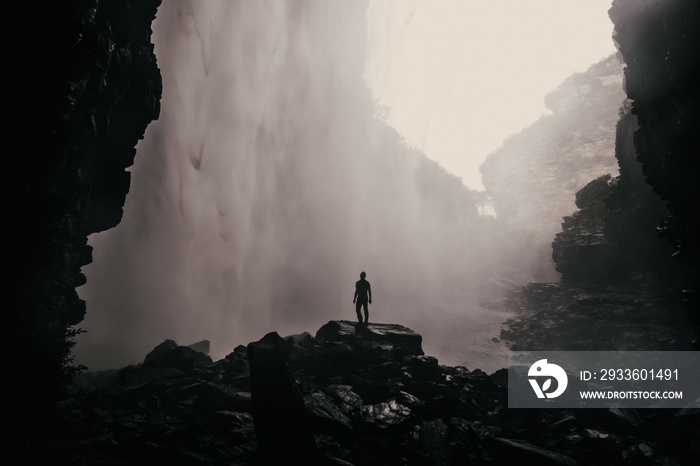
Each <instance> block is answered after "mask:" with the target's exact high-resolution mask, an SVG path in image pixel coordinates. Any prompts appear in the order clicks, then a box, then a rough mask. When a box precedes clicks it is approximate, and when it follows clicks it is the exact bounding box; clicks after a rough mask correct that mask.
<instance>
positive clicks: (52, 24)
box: [0, 0, 161, 428]
mask: <svg viewBox="0 0 700 466" xmlns="http://www.w3.org/2000/svg"><path fill="white" fill-rule="evenodd" d="M159 4H160V0H147V1H128V2H124V1H116V0H115V1H109V0H108V1H100V2H97V1H87V2H78V3H76V2H67V1H58V2H49V3H45V4H42V5H41V7H37V6H36V5H30V4H25V3H18V4H15V5H12V6H11V7H9V8H8V10H7V11H6V12H5V13H4V14H3V19H2V27H0V30H2V32H1V34H2V40H1V41H0V43H2V56H3V62H4V71H3V76H2V80H3V86H2V89H3V90H2V93H1V97H0V99H2V100H1V101H0V105H1V106H2V109H3V113H4V114H5V116H6V119H5V120H4V122H3V125H2V126H1V128H0V131H1V133H0V144H2V147H1V149H0V150H1V151H2V154H3V170H2V175H1V176H2V180H0V185H1V186H2V188H1V189H2V195H0V203H1V207H0V209H1V212H2V217H3V226H2V230H1V233H0V235H2V236H1V237H0V244H2V250H1V251H2V252H1V255H2V258H3V268H2V269H3V270H2V278H1V281H2V284H3V292H2V295H3V296H2V297H3V305H2V308H3V316H4V321H3V325H2V328H3V330H2V341H3V344H4V345H6V347H9V348H13V351H16V352H17V353H18V354H22V358H11V360H10V361H7V363H8V364H9V367H6V370H8V373H11V374H12V378H13V380H15V381H17V383H13V384H9V386H8V387H7V388H8V389H9V390H10V393H9V394H7V395H6V396H4V397H3V400H2V414H1V415H2V416H3V418H4V419H14V417H13V416H12V414H13V413H15V412H16V410H17V409H18V408H19V410H22V409H26V410H27V411H24V412H22V413H21V416H20V419H29V418H30V417H31V415H32V414H31V413H32V412H34V410H39V411H41V410H43V409H44V407H45V405H44V403H45V402H49V403H50V402H52V401H55V399H56V397H57V396H58V394H59V390H58V388H59V384H60V383H62V382H63V381H64V380H65V378H66V376H68V375H69V374H70V367H69V352H70V347H71V338H72V335H73V333H74V332H72V331H71V330H69V329H68V327H69V326H73V325H76V324H78V323H79V322H80V321H81V320H83V316H84V314H85V303H84V302H83V301H82V300H80V299H79V298H78V295H77V293H76V290H75V288H76V287H77V286H80V285H82V284H84V283H85V276H84V275H83V274H82V273H81V271H80V268H81V266H83V265H85V264H88V263H89V262H90V261H91V248H90V247H89V246H88V245H87V235H88V234H90V233H93V232H97V231H102V230H105V229H107V228H111V227H113V226H115V225H116V224H117V223H119V221H120V219H121V215H122V205H123V204H124V199H125V196H126V193H127V192H128V190H129V176H130V175H129V173H128V172H126V171H125V168H126V167H128V166H130V165H131V164H132V162H133V159H134V155H135V149H134V147H135V145H136V142H137V141H138V139H140V138H141V137H142V135H143V133H144V130H145V129H146V126H147V125H148V123H149V122H150V121H151V120H153V119H155V118H157V117H158V114H159V99H160V95H161V81H160V72H159V70H158V67H157V66H156V59H155V56H154V53H153V45H152V44H151V40H150V36H151V22H152V21H153V19H154V17H155V14H156V9H157V7H158V5H159ZM5 416H8V417H7V418H6V417H5ZM3 424H5V426H7V424H8V423H7V422H3ZM5 426H4V427H5ZM15 427H16V426H15ZM15 427H13V428H15Z"/></svg>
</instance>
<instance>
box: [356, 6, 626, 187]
mask: <svg viewBox="0 0 700 466" xmlns="http://www.w3.org/2000/svg"><path fill="white" fill-rule="evenodd" d="M611 3H612V0H370V7H369V10H368V15H367V16H368V20H369V35H368V57H367V65H366V69H365V79H366V81H367V84H368V85H369V87H370V88H371V89H372V90H373V91H374V93H375V96H376V97H377V98H378V99H379V102H380V103H381V104H382V105H385V106H388V107H389V108H390V109H391V112H390V117H389V123H390V124H391V125H392V126H394V127H395V128H396V129H397V130H398V131H399V132H400V133H401V134H403V136H404V138H405V139H406V141H407V142H408V143H409V144H411V145H413V146H415V147H417V148H419V149H421V150H423V151H424V153H425V154H426V155H427V156H428V157H430V158H432V159H434V160H437V161H438V162H439V163H440V164H441V165H442V166H444V167H445V168H446V169H448V170H449V171H451V172H453V173H454V174H456V175H458V176H460V177H461V178H462V179H463V181H464V183H465V184H466V185H467V186H468V187H470V188H473V189H479V190H481V189H483V185H482V184H481V175H480V173H479V165H480V164H481V163H482V162H483V160H484V158H485V157H486V155H488V154H489V153H491V152H493V151H494V150H495V149H497V148H498V147H499V146H500V145H501V144H502V142H503V140H504V139H505V138H506V137H507V136H509V135H511V134H515V133H518V132H519V131H520V130H521V129H523V128H525V127H527V126H529V125H530V124H532V123H533V122H534V121H536V120H537V119H538V118H539V117H540V116H541V115H543V114H546V113H547V110H546V109H545V107H544V96H545V95H546V94H547V92H549V91H550V90H552V89H554V88H556V87H557V86H558V85H559V83H561V81H562V80H564V78H566V77H567V76H569V75H571V74H573V73H574V72H577V71H584V70H586V69H587V68H588V67H589V66H590V65H592V64H593V63H596V62H598V61H599V60H600V59H602V58H604V57H607V56H608V55H610V54H611V53H614V52H615V47H614V45H613V41H612V38H611V35H612V23H611V21H610V19H609V18H608V14H607V10H608V9H609V8H610V5H611Z"/></svg>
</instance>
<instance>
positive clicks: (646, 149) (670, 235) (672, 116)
mask: <svg viewBox="0 0 700 466" xmlns="http://www.w3.org/2000/svg"><path fill="white" fill-rule="evenodd" d="M609 14H610V18H611V19H612V21H613V23H614V24H615V33H614V38H615V41H616V42H617V44H618V46H619V51H620V53H621V54H622V56H623V58H624V60H625V63H626V65H627V66H626V68H625V84H626V90H627V96H628V97H629V99H630V100H631V102H632V107H631V113H632V114H633V115H635V116H636V118H637V122H638V124H639V129H638V130H637V131H636V132H635V133H634V147H635V149H636V151H637V159H638V160H639V161H640V162H641V163H642V169H643V174H644V176H645V179H646V182H647V183H649V184H650V185H651V186H652V188H653V191H654V193H656V194H657V195H658V196H659V197H660V198H661V199H662V200H663V201H664V202H665V203H666V208H667V209H668V212H669V213H668V215H667V216H666V217H665V218H664V219H663V220H662V222H661V223H660V225H659V231H660V233H661V236H662V237H664V238H665V239H667V240H668V241H669V243H670V244H671V245H672V247H673V250H674V252H673V257H674V258H675V259H676V260H678V261H680V262H681V263H683V264H685V266H687V267H689V268H690V269H692V272H691V274H692V278H691V279H690V280H689V281H687V285H688V288H687V291H686V292H685V304H686V308H687V309H688V311H689V312H690V314H691V319H692V321H693V324H694V325H695V327H696V329H697V327H698V321H699V317H700V316H699V311H698V310H699V305H698V290H699V288H700V282H699V279H698V277H699V275H698V267H699V264H700V218H699V217H698V215H697V199H698V198H699V196H698V191H699V190H700V186H699V185H698V183H697V180H696V177H697V173H698V169H699V168H700V167H699V165H698V164H699V163H700V161H699V157H698V156H699V155H700V154H699V151H700V131H699V129H700V113H699V112H698V104H699V103H700V56H699V55H698V53H697V50H698V47H700V5H699V4H698V3H697V2H695V1H692V0H671V1H667V2H652V1H642V2H638V1H634V0H615V1H614V2H613V5H612V8H611V9H610V11H609Z"/></svg>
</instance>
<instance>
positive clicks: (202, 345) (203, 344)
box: [187, 340, 211, 355]
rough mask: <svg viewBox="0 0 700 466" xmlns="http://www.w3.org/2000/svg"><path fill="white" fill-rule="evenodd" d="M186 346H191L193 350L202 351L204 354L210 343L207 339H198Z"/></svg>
mask: <svg viewBox="0 0 700 466" xmlns="http://www.w3.org/2000/svg"><path fill="white" fill-rule="evenodd" d="M187 347H188V348H192V349H193V350H195V351H199V352H200V353H204V354H206V355H208V354H209V349H210V347H211V343H210V342H209V340H202V341H198V342H197V343H192V344H191V345H187Z"/></svg>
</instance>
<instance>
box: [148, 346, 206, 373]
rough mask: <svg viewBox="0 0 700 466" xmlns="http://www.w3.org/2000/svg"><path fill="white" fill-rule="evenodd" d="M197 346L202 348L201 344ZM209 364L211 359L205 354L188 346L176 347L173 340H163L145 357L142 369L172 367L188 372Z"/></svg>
mask: <svg viewBox="0 0 700 466" xmlns="http://www.w3.org/2000/svg"><path fill="white" fill-rule="evenodd" d="M197 345H199V347H203V346H204V344H203V343H202V342H200V343H198V344H197ZM211 362H212V359H211V358H210V357H209V356H208V355H207V354H206V353H203V352H201V351H198V350H195V349H192V348H191V347H189V346H178V344H177V343H175V342H174V341H173V340H165V341H164V342H163V343H161V344H160V345H158V346H156V347H155V348H154V349H153V351H151V352H150V353H148V354H147V355H146V358H145V359H144V361H143V367H174V368H177V369H182V370H188V369H192V368H194V367H199V366H204V365H206V364H210V363H211Z"/></svg>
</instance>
